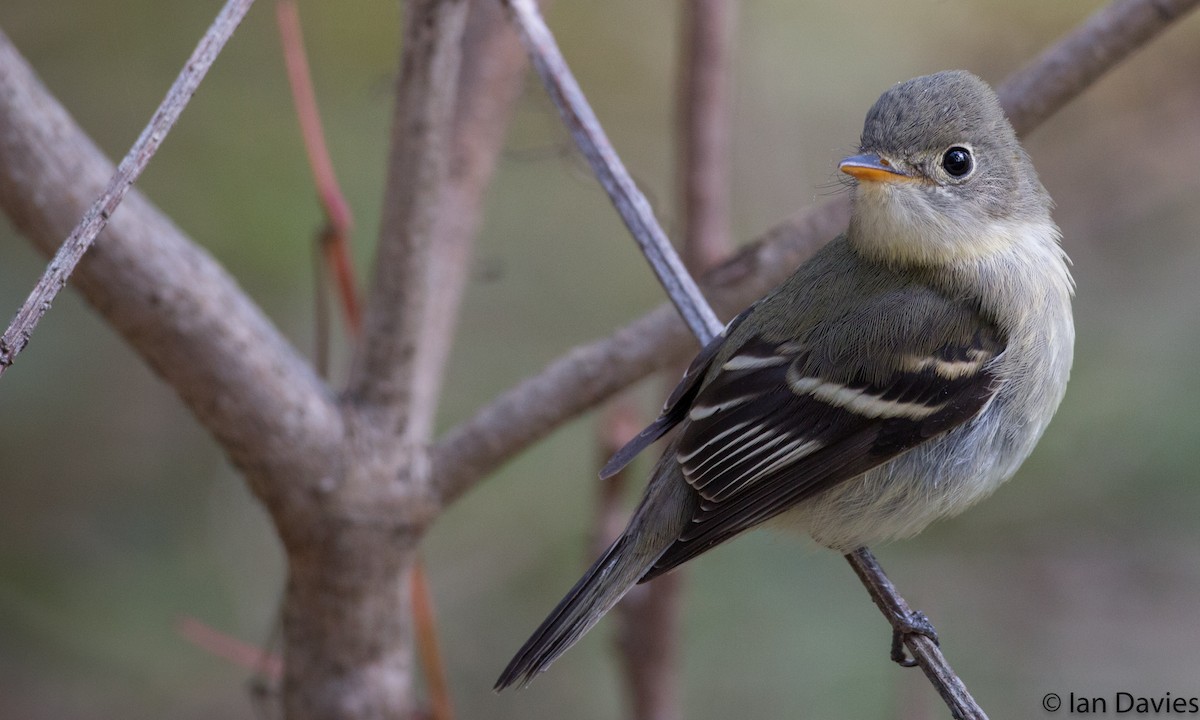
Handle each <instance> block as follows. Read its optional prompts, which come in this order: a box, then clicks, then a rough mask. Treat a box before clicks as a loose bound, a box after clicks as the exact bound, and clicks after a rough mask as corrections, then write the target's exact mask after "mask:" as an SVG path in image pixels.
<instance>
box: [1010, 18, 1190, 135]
mask: <svg viewBox="0 0 1200 720" xmlns="http://www.w3.org/2000/svg"><path fill="white" fill-rule="evenodd" d="M1196 4H1197V0H1116V2H1113V3H1112V4H1110V5H1107V6H1106V7H1103V8H1101V9H1100V10H1098V11H1096V12H1095V13H1093V14H1092V15H1091V17H1089V18H1087V19H1086V20H1084V21H1083V22H1082V23H1080V24H1079V26H1078V27H1076V28H1075V29H1074V30H1072V31H1071V32H1070V33H1068V34H1067V35H1066V37H1064V38H1062V39H1061V40H1059V41H1058V42H1056V43H1054V45H1052V46H1050V47H1049V48H1047V49H1046V50H1045V52H1043V53H1042V54H1041V55H1039V56H1037V57H1036V58H1035V59H1033V60H1032V61H1030V62H1029V63H1028V64H1027V65H1026V66H1025V67H1023V68H1021V69H1020V70H1018V71H1017V72H1015V73H1013V74H1012V75H1010V76H1009V77H1008V78H1007V79H1006V80H1005V81H1004V82H1003V83H1001V84H1000V85H999V86H998V87H997V88H996V92H997V93H998V94H999V95H1000V102H1001V103H1002V104H1003V105H1004V111H1005V112H1006V113H1008V118H1009V120H1010V121H1011V122H1012V125H1013V127H1014V128H1016V130H1017V133H1018V134H1020V135H1023V134H1025V133H1027V132H1029V131H1031V130H1033V129H1034V128H1035V127H1037V126H1038V125H1040V124H1041V123H1042V122H1043V121H1044V120H1046V118H1048V117H1050V116H1051V115H1053V114H1054V113H1056V112H1058V110H1059V109H1060V108H1062V106H1063V105H1066V104H1067V103H1068V102H1070V101H1071V100H1074V99H1075V97H1076V96H1078V95H1079V94H1080V93H1081V92H1083V91H1084V90H1086V89H1087V88H1088V86H1090V85H1091V84H1092V83H1094V82H1096V81H1097V80H1099V79H1100V77H1101V76H1102V75H1104V73H1106V72H1108V71H1109V70H1111V69H1112V68H1113V67H1115V66H1116V65H1117V64H1118V63H1120V62H1121V61H1123V60H1125V59H1126V58H1128V57H1129V56H1130V55H1132V54H1133V53H1134V52H1136V51H1137V50H1138V49H1140V48H1141V47H1143V46H1144V45H1146V44H1147V43H1148V42H1150V41H1151V40H1152V39H1154V38H1155V37H1157V36H1158V34H1159V33H1161V32H1162V31H1163V30H1166V29H1167V28H1168V27H1170V26H1171V24H1172V23H1174V22H1175V21H1176V20H1179V19H1180V18H1181V17H1183V16H1184V15H1186V14H1187V13H1188V12H1189V11H1190V10H1193V9H1195V7H1196Z"/></svg>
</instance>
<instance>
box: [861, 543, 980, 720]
mask: <svg viewBox="0 0 1200 720" xmlns="http://www.w3.org/2000/svg"><path fill="white" fill-rule="evenodd" d="M846 561H847V562H849V563H850V567H852V568H854V572H855V573H856V574H857V575H858V579H859V580H861V581H862V584H863V585H864V586H866V588H867V592H868V593H869V594H870V595H871V599H872V600H874V601H875V605H876V606H877V607H878V608H879V611H880V612H882V613H883V615H884V617H886V618H888V621H889V622H890V623H892V626H893V627H897V628H898V627H899V626H900V625H902V624H903V623H904V622H906V621H907V620H909V619H910V618H912V616H913V611H912V609H911V608H909V606H908V603H907V602H905V601H904V598H902V597H900V594H899V593H898V592H896V587H895V586H894V585H892V581H891V580H889V579H888V576H887V574H886V573H884V571H883V568H882V567H880V566H879V561H878V560H876V559H875V556H874V555H873V554H872V553H871V551H870V550H868V549H867V548H859V549H858V550H855V551H854V552H852V553H850V554H848V555H846ZM903 638H904V645H905V646H906V647H907V648H908V651H909V652H910V653H911V654H912V656H913V658H915V659H916V661H917V665H919V666H920V668H921V670H922V671H923V672H924V673H925V676H926V677H928V678H929V682H930V683H931V684H932V685H933V687H934V688H936V689H937V691H938V694H939V695H941V696H942V700H943V701H944V702H945V703H946V706H947V707H949V708H950V713H951V715H953V716H954V718H955V720H987V715H986V714H985V713H984V712H983V710H982V709H981V708H980V707H979V704H978V703H976V702H975V698H973V697H971V693H970V692H968V691H967V686H966V685H964V684H963V681H962V680H961V679H959V677H958V675H956V674H955V673H954V670H953V669H952V668H951V667H950V664H949V663H948V662H946V657H945V656H944V655H942V649H941V648H940V647H938V644H937V643H936V642H934V641H933V640H932V639H930V638H928V637H926V636H924V635H921V634H919V633H907V634H904V635H903Z"/></svg>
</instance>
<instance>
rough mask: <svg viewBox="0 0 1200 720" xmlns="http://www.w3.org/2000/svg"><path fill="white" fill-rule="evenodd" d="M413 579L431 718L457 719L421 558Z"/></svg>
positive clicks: (413, 594)
mask: <svg viewBox="0 0 1200 720" xmlns="http://www.w3.org/2000/svg"><path fill="white" fill-rule="evenodd" d="M410 582H411V583H412V588H411V591H412V605H413V617H414V618H415V620H416V622H415V623H414V624H415V625H416V629H417V632H416V639H417V653H418V655H420V657H421V667H422V668H424V670H425V685H426V687H428V688H429V717H430V720H454V703H453V702H452V701H451V699H450V683H449V681H448V680H447V679H446V664H445V663H444V662H442V651H441V648H440V645H439V643H438V636H437V622H436V620H435V618H434V602H433V593H432V592H431V591H430V590H429V578H428V577H427V575H426V573H425V563H424V562H422V561H421V559H420V558H418V559H417V560H416V562H414V563H413V569H412V577H411V579H410Z"/></svg>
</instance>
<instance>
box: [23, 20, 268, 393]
mask: <svg viewBox="0 0 1200 720" xmlns="http://www.w3.org/2000/svg"><path fill="white" fill-rule="evenodd" d="M253 2H254V0H228V2H227V3H226V4H225V6H224V7H223V8H221V12H219V13H217V17H216V19H214V20H213V23H212V25H211V26H209V28H208V31H207V32H205V33H204V36H203V37H202V38H200V43H199V44H198V45H197V46H196V49H195V50H194V51H192V56H191V57H190V58H188V61H187V64H185V65H184V66H183V70H181V71H180V73H179V76H178V77H176V78H175V82H174V83H173V84H172V85H171V88H170V89H169V90H168V91H167V96H166V97H165V98H163V101H162V103H161V104H160V105H159V106H158V110H156V111H155V113H154V115H153V116H152V117H151V118H150V122H149V123H147V124H146V127H145V128H144V129H143V130H142V134H141V135H140V136H138V139H137V140H136V141H135V142H134V143H133V147H132V148H130V149H129V153H128V154H127V155H126V156H125V158H124V159H123V160H121V164H120V165H119V166H117V170H116V172H115V173H113V176H112V178H111V179H110V180H109V181H108V186H107V187H106V188H105V189H104V192H103V194H101V195H100V197H99V198H97V199H96V202H95V203H93V204H92V206H91V207H90V208H89V209H88V211H87V213H86V214H84V216H83V219H82V220H80V221H79V224H78V225H76V226H75V229H74V230H72V231H71V234H70V235H69V236H68V237H67V239H66V240H65V241H64V242H63V244H62V247H61V248H59V250H58V253H57V254H55V256H54V259H53V260H52V261H51V262H50V265H49V266H48V267H47V268H46V271H45V273H43V275H42V277H41V279H40V280H38V283H37V285H35V286H34V288H33V291H32V292H30V294H29V297H28V299H26V300H25V303H24V304H23V305H22V306H21V308H20V309H19V310H18V311H17V314H16V317H14V318H13V321H12V323H11V324H10V325H9V326H8V329H7V330H6V331H5V332H4V335H3V336H0V375H3V374H4V371H5V370H7V369H8V367H9V366H10V365H12V362H13V359H14V358H15V357H16V355H17V353H19V352H21V351H22V350H24V349H25V346H26V345H27V344H28V343H29V336H30V335H31V334H33V330H34V328H36V327H37V324H38V321H39V320H41V319H42V316H43V315H45V314H46V311H47V310H49V309H50V303H51V302H53V301H54V298H55V296H57V295H58V293H59V291H60V290H62V289H63V287H64V286H65V285H66V284H67V278H69V277H70V276H71V273H72V272H73V271H74V270H75V266H76V265H78V264H79V259H80V258H82V257H83V254H84V253H85V252H87V251H88V248H90V247H91V246H92V242H93V241H95V239H96V236H97V235H99V234H100V231H101V230H103V229H104V226H105V225H107V224H108V219H109V218H110V217H111V216H112V214H113V212H114V211H116V209H117V206H118V205H120V204H121V200H123V199H124V198H125V193H126V192H127V191H128V190H129V188H130V186H132V185H133V183H134V182H136V181H137V179H138V177H139V176H140V175H141V174H142V171H143V170H145V169H146V165H147V164H148V163H149V162H150V158H152V157H154V153H155V152H157V151H158V147H159V146H160V145H161V144H162V141H163V140H164V139H165V138H166V137H167V133H169V132H170V131H171V128H172V127H173V126H174V125H175V121H176V120H178V119H179V116H180V114H182V113H183V109H184V108H185V107H187V104H188V101H189V100H191V99H192V94H193V93H194V92H196V88H198V87H200V81H201V80H203V79H204V76H205V75H206V74H208V69H209V68H210V67H212V64H213V62H214V61H215V60H216V59H217V55H219V54H220V53H221V48H223V47H225V42H226V41H227V40H229V38H230V36H232V35H233V31H234V30H236V29H237V26H238V24H239V23H240V22H241V21H242V18H243V17H244V16H245V14H246V11H247V10H249V9H250V5H251V4H252V3H253Z"/></svg>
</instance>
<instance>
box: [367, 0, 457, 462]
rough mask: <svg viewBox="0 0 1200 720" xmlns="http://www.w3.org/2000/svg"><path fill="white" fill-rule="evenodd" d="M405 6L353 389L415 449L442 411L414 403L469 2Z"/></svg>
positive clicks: (417, 0) (421, 0)
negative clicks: (379, 217)
mask: <svg viewBox="0 0 1200 720" xmlns="http://www.w3.org/2000/svg"><path fill="white" fill-rule="evenodd" d="M407 8H408V11H407V14H406V21H405V30H404V35H405V36H404V48H403V57H402V59H401V69H400V76H399V78H398V81H397V87H396V101H395V111H394V115H393V121H392V134H391V152H390V156H389V160H388V173H387V184H386V186H385V189H384V203H383V208H384V209H383V218H382V220H381V224H380V231H379V244H378V247H377V248H376V255H375V271H374V279H373V281H372V285H371V290H370V292H369V294H368V299H367V312H366V324H365V327H366V335H365V337H364V342H363V345H362V346H361V347H360V350H359V353H358V355H357V357H356V358H355V361H354V366H353V369H352V370H351V376H350V383H349V397H350V398H351V400H352V401H353V402H354V403H355V404H356V405H358V406H359V407H360V408H364V409H370V411H371V413H372V414H373V415H374V423H375V424H377V425H379V426H381V427H382V428H383V429H384V432H387V433H391V434H392V435H393V436H395V435H397V434H398V435H400V436H401V443H402V444H403V445H406V446H412V447H416V446H419V445H421V444H423V443H424V442H425V440H426V438H427V437H428V435H429V433H430V432H432V427H433V418H434V415H435V412H436V406H435V405H434V404H433V403H432V402H428V401H426V402H425V403H424V404H422V405H418V404H417V403H416V399H417V398H416V392H417V390H416V389H417V388H418V387H419V386H420V385H421V384H422V383H423V382H424V381H425V378H421V377H419V374H418V368H422V367H424V368H430V367H431V366H430V365H428V364H426V363H422V362H421V361H420V360H419V357H420V355H421V354H422V353H424V352H425V349H424V347H425V346H424V345H423V343H424V341H425V340H427V339H428V338H426V337H424V336H423V332H422V331H423V330H424V327H425V322H426V320H425V318H426V313H427V312H428V310H429V308H430V307H431V306H432V305H433V302H432V299H431V294H432V293H433V292H435V290H434V288H433V287H432V284H431V277H430V270H429V267H430V263H429V261H430V256H431V254H432V247H433V245H434V239H435V238H434V230H435V227H436V225H437V222H438V216H439V214H440V213H441V212H442V195H443V192H444V188H445V184H446V178H447V176H448V175H449V168H450V160H449V159H450V157H451V128H452V127H453V123H454V111H455V103H456V100H457V97H458V75H459V63H460V60H461V57H462V38H463V28H464V27H465V25H466V17H467V9H468V3H467V0H409V1H408V3H407ZM435 370H437V369H436V368H435Z"/></svg>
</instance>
